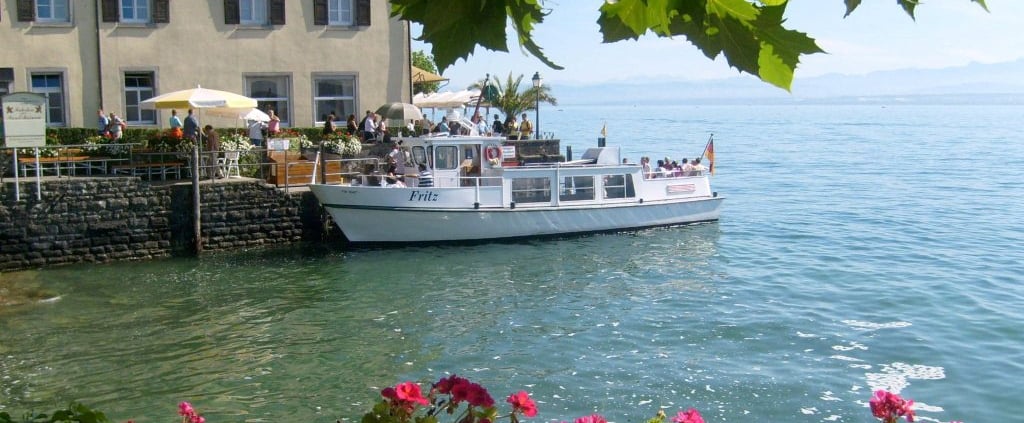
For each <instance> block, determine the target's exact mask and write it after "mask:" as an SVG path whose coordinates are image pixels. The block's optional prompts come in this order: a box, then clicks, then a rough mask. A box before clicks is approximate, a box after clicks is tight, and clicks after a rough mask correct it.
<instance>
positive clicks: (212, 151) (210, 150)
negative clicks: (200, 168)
mask: <svg viewBox="0 0 1024 423" xmlns="http://www.w3.org/2000/svg"><path fill="white" fill-rule="evenodd" d="M203 136H205V137H206V152H207V154H208V156H207V157H208V159H207V160H208V161H207V162H206V165H207V166H212V167H213V169H214V172H213V173H214V177H217V178H223V177H224V173H223V172H221V169H220V166H218V165H217V156H218V155H219V153H220V152H219V151H218V150H220V136H218V135H217V131H216V130H214V129H213V125H206V126H204V127H203Z"/></svg>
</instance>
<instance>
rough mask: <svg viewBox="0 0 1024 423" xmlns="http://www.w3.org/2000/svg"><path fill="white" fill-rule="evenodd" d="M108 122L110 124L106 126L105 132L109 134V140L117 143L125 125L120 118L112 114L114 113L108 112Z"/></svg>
mask: <svg viewBox="0 0 1024 423" xmlns="http://www.w3.org/2000/svg"><path fill="white" fill-rule="evenodd" d="M109 121H110V123H109V124H107V132H109V133H110V139H112V140H114V141H119V140H120V139H121V136H122V135H123V130H124V127H125V126H126V125H125V124H124V121H123V120H121V118H119V117H118V116H117V115H116V114H114V112H110V119H109Z"/></svg>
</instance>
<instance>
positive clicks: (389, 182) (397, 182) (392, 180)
mask: <svg viewBox="0 0 1024 423" xmlns="http://www.w3.org/2000/svg"><path fill="white" fill-rule="evenodd" d="M384 187H385V188H405V182H402V180H401V179H398V177H397V176H395V173H394V172H388V175H387V176H386V177H384Z"/></svg>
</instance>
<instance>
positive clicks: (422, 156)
mask: <svg viewBox="0 0 1024 423" xmlns="http://www.w3.org/2000/svg"><path fill="white" fill-rule="evenodd" d="M412 162H413V163H415V164H427V150H426V149H424V148H423V147H422V146H419V145H417V146H415V147H413V148H412ZM428 167H429V165H428Z"/></svg>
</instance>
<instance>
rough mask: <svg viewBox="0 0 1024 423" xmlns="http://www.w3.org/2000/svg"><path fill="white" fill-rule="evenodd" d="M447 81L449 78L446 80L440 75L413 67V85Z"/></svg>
mask: <svg viewBox="0 0 1024 423" xmlns="http://www.w3.org/2000/svg"><path fill="white" fill-rule="evenodd" d="M447 80H448V78H445V77H443V76H441V75H438V74H436V73H432V72H427V71H425V70H423V69H420V68H418V67H415V66H413V67H412V83H413V84H423V83H427V82H441V81H447Z"/></svg>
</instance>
